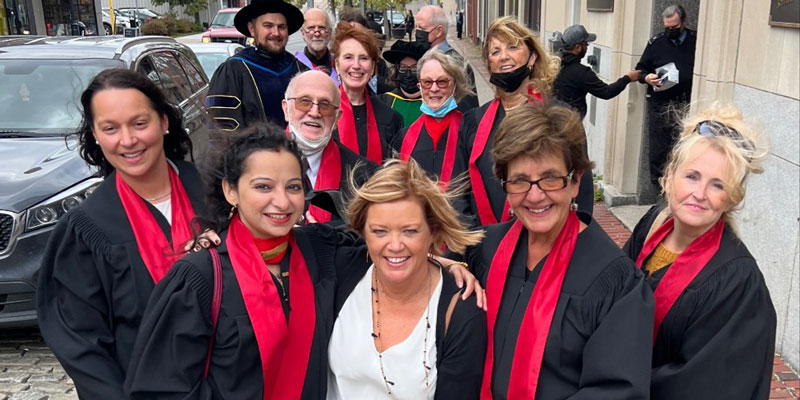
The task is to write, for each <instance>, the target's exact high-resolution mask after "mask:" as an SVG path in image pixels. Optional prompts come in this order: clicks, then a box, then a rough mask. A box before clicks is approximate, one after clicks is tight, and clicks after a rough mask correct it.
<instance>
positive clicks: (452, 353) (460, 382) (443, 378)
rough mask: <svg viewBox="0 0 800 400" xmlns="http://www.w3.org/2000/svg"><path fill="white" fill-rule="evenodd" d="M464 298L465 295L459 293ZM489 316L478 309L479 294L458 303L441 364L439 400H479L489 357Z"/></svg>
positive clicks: (451, 321)
mask: <svg viewBox="0 0 800 400" xmlns="http://www.w3.org/2000/svg"><path fill="white" fill-rule="evenodd" d="M458 295H459V296H460V295H461V292H458ZM486 344H487V333H486V313H485V312H484V311H483V310H482V309H480V308H478V307H476V306H475V295H474V294H473V295H472V296H470V297H469V298H468V299H467V300H461V299H459V300H457V303H456V306H455V308H454V309H453V315H452V316H451V318H450V325H449V327H448V329H447V335H445V337H444V340H443V341H442V343H441V344H437V346H443V351H442V353H441V354H442V359H441V361H439V362H437V364H438V365H437V367H436V371H437V374H438V375H437V378H436V393H435V394H434V399H436V400H445V399H453V400H456V399H458V400H469V399H475V400H477V399H478V398H479V396H480V390H481V378H482V377H483V362H484V360H485V357H486Z"/></svg>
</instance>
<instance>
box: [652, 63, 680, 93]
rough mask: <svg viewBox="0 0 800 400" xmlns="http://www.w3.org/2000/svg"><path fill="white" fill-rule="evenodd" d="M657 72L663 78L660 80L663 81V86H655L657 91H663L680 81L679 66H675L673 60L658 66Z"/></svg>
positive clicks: (654, 88)
mask: <svg viewBox="0 0 800 400" xmlns="http://www.w3.org/2000/svg"><path fill="white" fill-rule="evenodd" d="M656 74H658V76H659V78H661V80H660V81H659V82H660V83H661V86H654V87H653V90H655V91H656V92H663V91H665V90H667V89H669V88H671V87H673V86H675V85H677V84H678V82H680V80H679V77H678V75H679V71H678V67H676V66H675V63H674V62H671V63H669V64H664V65H662V66H660V67H658V68H656Z"/></svg>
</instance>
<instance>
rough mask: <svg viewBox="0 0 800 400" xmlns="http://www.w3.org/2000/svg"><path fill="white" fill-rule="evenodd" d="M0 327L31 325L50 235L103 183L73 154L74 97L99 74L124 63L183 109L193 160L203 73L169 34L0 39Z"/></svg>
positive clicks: (199, 134) (199, 133)
mask: <svg viewBox="0 0 800 400" xmlns="http://www.w3.org/2000/svg"><path fill="white" fill-rule="evenodd" d="M0 48H2V51H0V104H2V105H3V106H2V107H0V160H2V163H0V327H12V326H22V325H32V324H35V323H36V310H35V307H34V306H35V293H34V292H35V288H36V281H37V274H38V271H39V265H40V263H41V258H42V254H43V252H44V248H45V245H46V244H47V240H48V238H49V237H50V232H51V230H52V228H53V226H54V225H55V223H56V222H57V221H58V219H59V218H60V217H61V216H63V215H64V214H65V213H66V212H67V211H68V210H69V209H70V208H72V207H74V206H75V205H77V204H78V203H80V202H81V201H83V200H84V199H85V198H86V197H87V196H89V195H91V193H92V191H93V190H94V188H96V187H97V186H98V185H99V184H100V182H101V181H102V177H101V176H99V175H98V174H97V171H96V170H95V169H93V168H89V167H88V166H87V165H86V163H85V162H84V161H83V160H82V159H81V158H80V156H79V155H78V143H77V138H76V137H75V135H70V133H73V132H75V131H76V129H77V128H78V126H79V124H80V122H81V113H80V110H79V108H78V107H79V104H80V99H79V98H80V94H81V92H83V90H84V88H85V87H86V86H87V85H88V83H89V81H90V80H91V79H92V77H94V76H95V75H96V74H97V73H98V72H100V71H101V70H103V69H106V68H130V69H132V70H136V71H139V72H141V73H142V74H144V75H146V76H148V77H149V78H150V79H152V80H153V81H154V82H155V83H156V84H157V85H158V86H159V87H161V89H163V90H164V93H165V94H166V95H167V97H168V99H170V101H172V102H173V103H174V104H176V105H178V106H179V107H180V109H181V111H182V113H183V116H184V120H185V129H186V130H187V131H188V132H189V134H190V137H191V139H192V142H193V144H194V146H195V149H194V150H195V153H194V154H195V155H196V156H198V157H200V156H201V155H202V153H203V152H204V151H205V149H206V147H207V143H208V131H207V124H208V117H207V115H206V112H205V108H204V101H205V96H206V93H207V91H208V78H207V77H206V74H205V73H204V72H203V70H202V68H201V67H200V63H199V61H198V60H197V57H195V55H194V53H192V51H191V50H190V49H189V48H188V47H186V46H184V45H182V44H180V43H177V42H176V41H175V40H174V39H172V38H167V37H157V36H141V37H136V38H123V37H119V36H94V37H79V38H75V37H58V38H55V37H49V38H32V40H27V41H23V40H20V39H11V40H8V41H4V42H3V43H2V44H0Z"/></svg>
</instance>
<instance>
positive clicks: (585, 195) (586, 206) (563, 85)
mask: <svg viewBox="0 0 800 400" xmlns="http://www.w3.org/2000/svg"><path fill="white" fill-rule="evenodd" d="M595 39H597V35H595V34H594V33H589V32H587V31H586V28H584V27H583V25H572V26H570V27H569V28H567V29H565V30H564V34H563V35H561V45H562V46H563V49H564V50H563V53H562V55H561V70H560V71H559V72H558V76H556V80H555V82H553V96H555V97H556V98H557V99H558V100H561V101H563V102H564V103H567V104H568V105H569V106H570V107H572V108H573V109H574V110H575V111H577V112H578V113H579V114H580V115H581V119H583V117H585V116H586V93H591V94H592V95H594V96H596V97H599V98H601V99H603V100H608V99H610V98H613V97H615V96H617V95H618V94H620V93H622V91H623V90H625V87H627V86H628V83H630V82H631V81H636V80H638V79H639V71H638V70H633V71H630V72H628V73H627V74H625V75H623V76H622V77H621V78H619V79H617V81H616V82H614V83H612V84H610V85H607V84H606V83H605V82H603V81H601V80H600V78H598V77H597V74H595V73H594V71H592V69H591V68H589V67H588V66H586V65H583V64H581V60H582V59H583V57H584V56H586V51H587V50H588V48H589V43H590V42H594V41H595ZM587 155H588V149H587ZM577 202H578V207H579V208H580V209H581V210H583V211H585V212H588V213H589V214H591V213H592V212H591V211H592V203H593V202H594V190H593V179H592V171H591V170H590V171H586V176H585V177H584V179H582V180H581V191H580V194H579V195H578V198H577Z"/></svg>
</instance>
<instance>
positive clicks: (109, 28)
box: [103, 24, 111, 36]
mask: <svg viewBox="0 0 800 400" xmlns="http://www.w3.org/2000/svg"><path fill="white" fill-rule="evenodd" d="M103 30H104V31H106V36H108V35H110V34H111V25H109V24H103Z"/></svg>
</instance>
